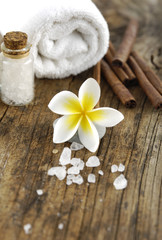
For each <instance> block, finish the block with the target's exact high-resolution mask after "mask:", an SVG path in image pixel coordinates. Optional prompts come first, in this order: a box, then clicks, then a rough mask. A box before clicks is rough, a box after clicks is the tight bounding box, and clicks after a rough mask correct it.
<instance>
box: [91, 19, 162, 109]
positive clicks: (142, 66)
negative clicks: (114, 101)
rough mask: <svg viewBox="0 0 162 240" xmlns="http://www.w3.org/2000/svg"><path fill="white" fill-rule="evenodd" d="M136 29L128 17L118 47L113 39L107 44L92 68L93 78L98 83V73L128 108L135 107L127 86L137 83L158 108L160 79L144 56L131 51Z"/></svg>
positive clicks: (161, 104) (161, 102)
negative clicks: (107, 47)
mask: <svg viewBox="0 0 162 240" xmlns="http://www.w3.org/2000/svg"><path fill="white" fill-rule="evenodd" d="M137 31H138V21H136V20H135V19H131V20H130V22H129V24H128V26H127V29H126V31H125V33H124V37H123V40H122V42H121V44H120V46H119V48H118V50H117V51H115V48H114V46H113V44H112V42H110V43H109V50H108V52H107V53H106V55H105V57H104V59H102V60H101V62H99V63H98V64H97V65H96V66H95V67H94V78H95V79H96V80H97V81H98V83H99V84H100V77H101V76H100V72H101V73H102V74H103V76H104V78H105V79H106V81H107V82H108V84H109V85H110V86H111V88H112V90H113V92H114V93H115V94H116V95H117V97H118V98H119V99H120V101H121V102H122V103H123V104H124V105H125V106H126V107H128V108H134V107H135V106H136V100H135V98H134V97H133V96H132V94H131V93H130V91H129V90H128V87H129V86H133V85H136V84H139V85H140V87H141V88H142V89H143V91H144V92H145V94H146V95H147V97H148V98H149V100H150V101H151V103H152V105H153V106H154V107H155V108H156V109H158V108H160V107H162V82H161V80H160V79H159V77H158V76H157V75H156V74H155V73H154V72H153V71H152V69H151V68H150V67H149V66H148V65H147V63H146V62H145V61H144V59H142V58H141V57H140V56H139V55H138V53H137V52H135V51H132V48H133V44H134V42H135V39H136V35H137ZM100 68H101V69H100Z"/></svg>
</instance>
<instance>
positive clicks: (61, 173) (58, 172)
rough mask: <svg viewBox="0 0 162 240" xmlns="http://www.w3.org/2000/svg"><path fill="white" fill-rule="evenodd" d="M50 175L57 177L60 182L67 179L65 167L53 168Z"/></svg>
mask: <svg viewBox="0 0 162 240" xmlns="http://www.w3.org/2000/svg"><path fill="white" fill-rule="evenodd" d="M48 175H49V176H54V175H55V176H56V177H57V178H58V179H59V180H63V179H64V178H65V177H66V170H65V167H64V166H63V167H52V168H50V169H49V170H48Z"/></svg>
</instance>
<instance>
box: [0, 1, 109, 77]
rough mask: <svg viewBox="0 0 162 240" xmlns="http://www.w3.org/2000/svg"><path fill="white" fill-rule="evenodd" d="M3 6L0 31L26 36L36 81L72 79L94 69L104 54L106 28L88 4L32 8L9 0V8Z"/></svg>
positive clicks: (44, 4)
mask: <svg viewBox="0 0 162 240" xmlns="http://www.w3.org/2000/svg"><path fill="white" fill-rule="evenodd" d="M3 4H4V5H5V4H6V9H7V14H6V11H4V13H2V14H0V21H1V22H2V21H3V23H4V24H3V26H2V27H1V28H0V30H1V31H2V32H3V34H4V33H6V32H7V31H17V30H21V31H24V32H26V33H27V34H28V36H29V40H30V41H31V43H32V52H33V55H34V67H35V73H36V76H37V77H38V78H64V77H68V76H69V75H76V74H78V73H80V72H82V71H84V70H86V69H88V68H90V67H92V66H94V65H95V64H96V63H97V62H98V61H99V60H100V59H101V58H102V57H103V56H104V55H105V53H106V51H107V48H108V42H109V30H108V26H107V23H106V21H105V20H104V18H103V16H102V14H101V13H100V11H99V10H98V9H97V7H96V6H95V4H94V3H93V2H92V1H91V0H44V1H40V0H39V1H38V0H34V1H33V2H32V4H28V2H26V1H23V0H15V1H12V0H11V2H10V8H8V7H7V4H8V1H4V3H3ZM4 8H5V6H4ZM9 16H10V17H9ZM8 17H9V19H7V18H8ZM8 20H9V21H8Z"/></svg>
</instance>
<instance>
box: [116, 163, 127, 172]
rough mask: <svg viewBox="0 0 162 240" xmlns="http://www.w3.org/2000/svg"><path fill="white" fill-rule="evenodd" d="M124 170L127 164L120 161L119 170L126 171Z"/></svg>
mask: <svg viewBox="0 0 162 240" xmlns="http://www.w3.org/2000/svg"><path fill="white" fill-rule="evenodd" d="M124 170H125V166H124V165H123V164H122V163H120V164H119V167H118V171H119V172H124Z"/></svg>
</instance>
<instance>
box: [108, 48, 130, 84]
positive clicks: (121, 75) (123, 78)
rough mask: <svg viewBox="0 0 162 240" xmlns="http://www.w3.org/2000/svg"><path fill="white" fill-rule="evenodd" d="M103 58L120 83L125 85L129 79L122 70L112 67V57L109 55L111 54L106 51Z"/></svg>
mask: <svg viewBox="0 0 162 240" xmlns="http://www.w3.org/2000/svg"><path fill="white" fill-rule="evenodd" d="M104 58H105V60H106V62H107V63H108V64H109V65H110V67H111V68H112V69H113V71H114V72H115V73H116V75H117V76H118V78H119V79H120V80H121V82H122V83H123V84H125V85H127V83H128V82H129V77H128V75H127V74H126V73H125V72H124V70H123V69H122V68H118V67H115V66H113V65H112V59H113V56H112V55H111V52H110V51H108V52H107V53H106V55H105V57H104Z"/></svg>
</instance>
